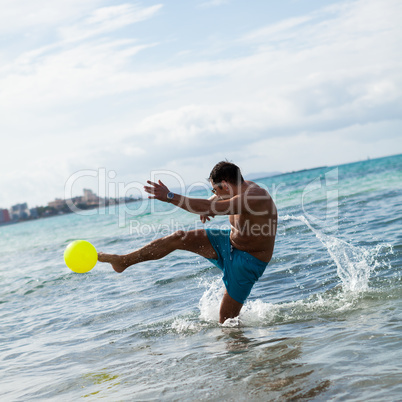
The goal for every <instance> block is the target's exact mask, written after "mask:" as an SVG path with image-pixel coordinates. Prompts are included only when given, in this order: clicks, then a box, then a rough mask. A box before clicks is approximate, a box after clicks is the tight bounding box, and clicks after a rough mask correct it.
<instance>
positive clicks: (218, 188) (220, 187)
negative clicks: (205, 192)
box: [211, 180, 231, 199]
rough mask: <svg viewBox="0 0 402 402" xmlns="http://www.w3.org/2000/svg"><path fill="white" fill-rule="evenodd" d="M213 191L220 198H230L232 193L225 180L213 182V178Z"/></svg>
mask: <svg viewBox="0 0 402 402" xmlns="http://www.w3.org/2000/svg"><path fill="white" fill-rule="evenodd" d="M211 186H212V190H211V191H212V192H213V193H214V194H215V195H216V196H217V197H219V198H222V199H225V198H230V197H231V194H230V191H229V187H228V185H227V183H226V182H225V181H222V183H213V182H212V180H211Z"/></svg>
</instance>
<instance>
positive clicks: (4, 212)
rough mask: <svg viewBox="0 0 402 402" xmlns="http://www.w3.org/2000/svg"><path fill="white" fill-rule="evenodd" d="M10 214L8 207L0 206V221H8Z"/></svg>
mask: <svg viewBox="0 0 402 402" xmlns="http://www.w3.org/2000/svg"><path fill="white" fill-rule="evenodd" d="M10 220H11V219H10V214H9V212H8V209H2V208H0V223H6V222H10Z"/></svg>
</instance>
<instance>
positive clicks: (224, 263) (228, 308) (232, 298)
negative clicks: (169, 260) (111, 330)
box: [98, 162, 277, 323]
mask: <svg viewBox="0 0 402 402" xmlns="http://www.w3.org/2000/svg"><path fill="white" fill-rule="evenodd" d="M209 180H210V182H211V185H212V192H213V193H214V195H213V196H212V197H211V198H210V199H197V198H189V197H185V196H183V195H179V194H174V193H172V192H170V191H169V189H168V188H167V187H166V186H165V185H164V184H163V183H162V182H161V181H159V182H158V183H154V182H151V181H148V186H144V189H145V191H146V192H147V193H149V194H150V196H149V197H148V198H151V199H157V200H160V201H163V202H170V203H172V204H174V205H176V206H178V207H180V208H182V209H184V210H186V211H188V212H191V213H194V214H197V215H200V219H201V221H202V222H203V223H205V222H206V221H209V220H210V218H213V217H214V216H215V215H229V220H230V224H231V229H198V230H191V231H187V232H185V231H181V230H179V231H177V232H175V233H173V234H171V235H169V236H166V237H162V238H160V239H157V240H154V241H152V242H151V243H149V244H147V245H146V246H144V247H142V248H140V249H138V250H136V251H133V252H132V253H130V254H126V255H113V254H105V253H99V254H98V259H99V261H101V262H109V263H111V264H112V266H113V268H114V270H115V271H117V272H123V271H124V270H125V269H126V268H127V267H129V266H131V265H133V264H137V263H139V262H143V261H149V260H158V259H160V258H163V257H165V256H166V255H168V254H169V253H171V252H172V251H174V250H187V251H191V252H193V253H196V254H199V255H201V256H203V257H205V258H207V259H208V260H210V261H211V262H212V263H213V264H215V265H216V266H217V267H218V268H220V269H221V270H222V271H223V282H224V284H225V288H226V289H225V292H224V296H223V299H222V303H221V306H220V311H219V322H220V323H223V322H224V321H225V320H226V319H228V318H234V317H237V316H238V315H239V314H240V310H241V308H242V306H243V304H244V302H245V300H246V298H247V297H248V295H249V294H250V291H251V288H252V287H253V285H254V283H255V282H256V281H257V280H258V278H259V277H260V276H261V275H262V274H263V272H264V270H265V268H266V266H267V265H268V262H269V261H270V260H271V257H272V253H273V251H274V244H275V235H276V228H277V211H276V206H275V203H274V202H273V200H272V198H271V196H270V195H269V193H268V192H267V191H266V190H264V189H263V188H261V187H259V186H258V185H257V184H255V183H253V182H251V181H245V180H244V179H243V176H242V175H241V172H240V169H239V168H238V167H237V166H236V165H235V164H233V163H230V162H219V163H218V164H217V165H215V167H214V168H213V169H212V171H211V174H210V176H209Z"/></svg>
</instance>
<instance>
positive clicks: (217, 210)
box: [144, 180, 261, 216]
mask: <svg viewBox="0 0 402 402" xmlns="http://www.w3.org/2000/svg"><path fill="white" fill-rule="evenodd" d="M148 184H149V186H144V189H145V191H146V192H147V193H148V194H151V196H149V197H148V198H151V199H157V200H160V201H164V202H168V201H169V202H171V203H172V204H173V205H176V206H178V207H180V208H182V209H184V210H186V211H188V212H190V213H193V214H197V215H207V216H213V215H235V214H240V213H243V212H254V213H255V212H256V211H259V209H261V208H260V207H259V206H258V205H255V204H256V203H255V200H252V201H251V202H248V203H246V202H245V197H244V195H241V196H240V195H236V196H234V197H231V198H230V199H225V200H221V199H219V198H218V197H214V198H211V199H208V200H205V199H201V198H190V197H186V196H184V195H180V194H175V195H174V197H173V199H172V200H168V198H167V195H168V193H169V189H168V188H167V187H166V186H165V185H164V184H163V183H162V182H161V181H160V180H159V182H158V183H154V182H151V181H148Z"/></svg>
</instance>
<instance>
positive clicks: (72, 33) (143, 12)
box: [60, 4, 162, 42]
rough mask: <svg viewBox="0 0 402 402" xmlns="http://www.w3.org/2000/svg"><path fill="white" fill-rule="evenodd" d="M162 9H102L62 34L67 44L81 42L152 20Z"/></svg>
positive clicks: (130, 5) (63, 29)
mask: <svg viewBox="0 0 402 402" xmlns="http://www.w3.org/2000/svg"><path fill="white" fill-rule="evenodd" d="M161 8H162V4H157V5H154V6H151V7H147V8H141V7H139V6H137V5H132V4H120V5H118V6H111V7H102V8H99V9H97V10H95V11H94V12H93V13H92V14H91V15H90V16H89V17H87V18H85V19H83V21H80V22H78V23H77V24H76V25H74V26H67V27H62V28H61V29H60V34H61V36H62V38H63V39H64V41H66V42H75V41H80V40H83V39H87V38H90V37H93V36H97V35H101V34H105V33H110V32H113V31H115V30H117V29H120V28H123V27H126V26H128V25H131V24H134V23H137V22H140V21H145V20H147V19H149V18H152V17H153V16H154V15H155V14H156V13H157V12H158V11H159V10H160V9H161Z"/></svg>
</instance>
